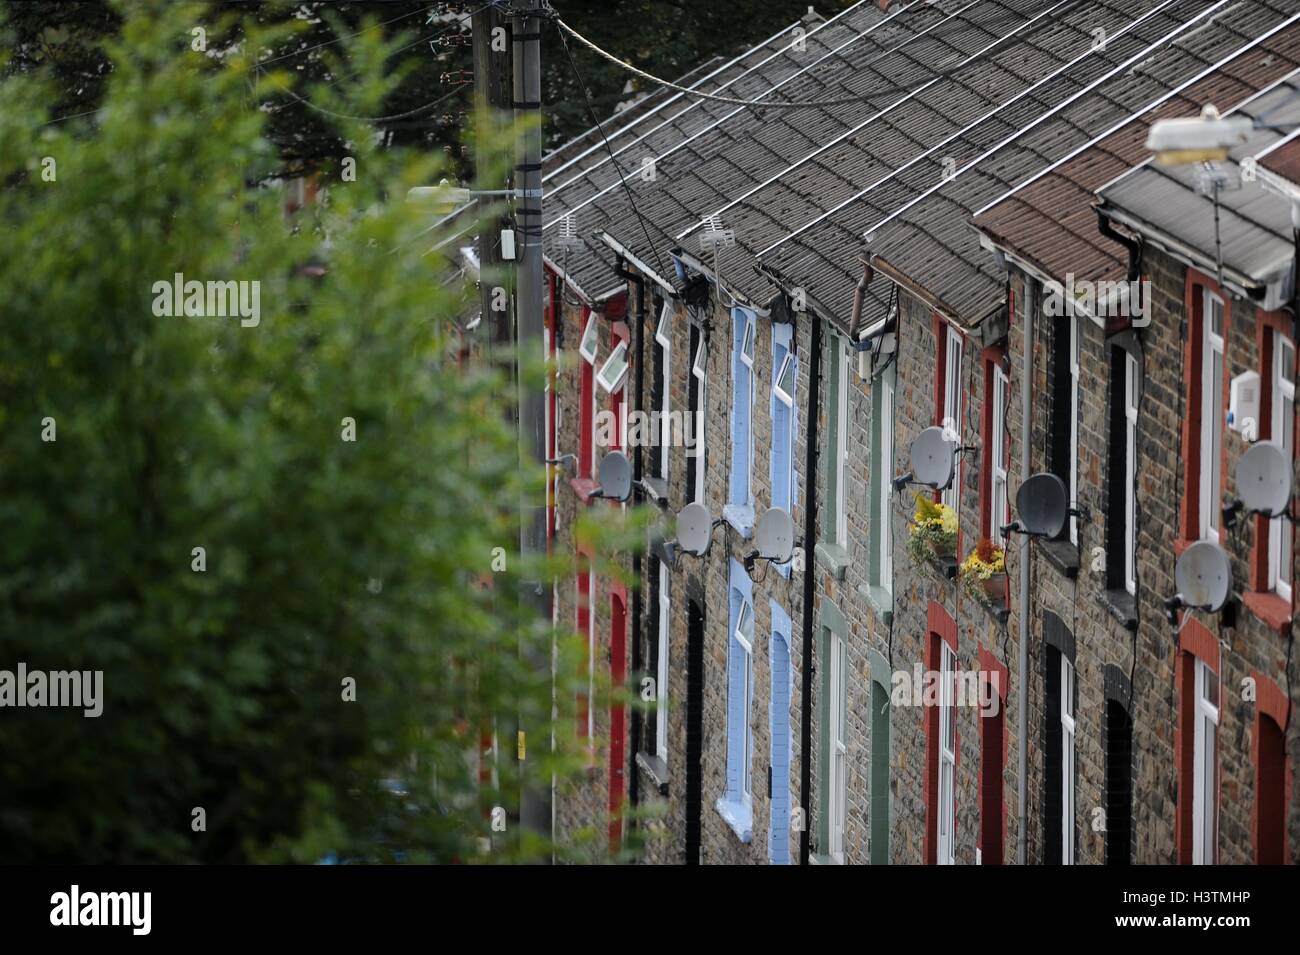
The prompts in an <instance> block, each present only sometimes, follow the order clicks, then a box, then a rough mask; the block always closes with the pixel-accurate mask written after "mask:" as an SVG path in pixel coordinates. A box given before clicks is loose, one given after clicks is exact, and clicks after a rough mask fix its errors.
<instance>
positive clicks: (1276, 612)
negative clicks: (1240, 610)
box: [1241, 590, 1291, 634]
mask: <svg viewBox="0 0 1300 955" xmlns="http://www.w3.org/2000/svg"><path fill="white" fill-rule="evenodd" d="M1241 600H1242V603H1244V604H1245V605H1246V609H1247V610H1249V611H1250V612H1251V613H1253V614H1254V615H1255V616H1256V617H1258V618H1259V619H1260V620H1262V621H1263V622H1264V625H1265V626H1266V627H1268V628H1269V629H1270V630H1276V631H1277V632H1278V633H1281V634H1285V633H1286V632H1287V631H1288V630H1290V629H1291V604H1290V603H1289V602H1288V601H1286V600H1283V599H1282V598H1281V597H1279V596H1278V595H1277V594H1275V593H1273V592H1272V591H1271V590H1247V591H1246V592H1245V593H1244V594H1243V595H1242V597H1241Z"/></svg>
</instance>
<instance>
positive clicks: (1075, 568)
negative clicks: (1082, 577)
mask: <svg viewBox="0 0 1300 955" xmlns="http://www.w3.org/2000/svg"><path fill="white" fill-rule="evenodd" d="M1038 547H1039V549H1040V550H1041V551H1042V552H1043V556H1044V557H1046V558H1047V562H1048V563H1049V564H1051V565H1052V566H1053V567H1055V568H1056V569H1057V570H1059V571H1060V572H1061V573H1062V574H1064V575H1065V578H1066V579H1067V580H1078V579H1079V548H1078V545H1076V544H1071V543H1070V541H1069V540H1068V539H1067V540H1040V541H1039V542H1038Z"/></svg>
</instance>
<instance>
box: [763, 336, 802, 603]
mask: <svg viewBox="0 0 1300 955" xmlns="http://www.w3.org/2000/svg"><path fill="white" fill-rule="evenodd" d="M793 332H794V328H793V326H790V325H773V326H772V400H771V414H772V448H771V458H770V461H769V471H770V478H771V481H772V506H773V507H780V508H783V509H785V510H786V511H789V512H791V516H792V517H793V516H794V514H793V511H794V503H795V498H796V496H797V489H798V483H797V479H796V477H795V470H794V444H795V438H796V436H797V431H798V425H799V412H798V404H797V403H796V400H795V386H796V383H797V382H798V380H799V360H798V358H796V357H795V355H794V352H793V350H792V349H791V342H792V337H793ZM777 569H778V570H780V572H781V573H782V574H783V575H785V576H787V577H788V576H789V575H790V565H789V563H788V562H787V563H785V564H781V565H778V568H777Z"/></svg>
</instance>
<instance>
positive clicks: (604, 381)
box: [596, 341, 632, 395]
mask: <svg viewBox="0 0 1300 955" xmlns="http://www.w3.org/2000/svg"><path fill="white" fill-rule="evenodd" d="M618 362H622V363H623V368H622V370H621V371H619V372H618V374H617V375H615V376H613V377H611V376H610V373H611V369H612V368H614V367H616V365H617V363H618ZM631 368H632V362H631V361H630V360H629V358H628V353H627V342H625V341H620V342H619V343H618V344H617V345H616V346H615V347H614V350H613V351H611V352H610V353H609V357H608V358H606V359H605V363H604V364H603V365H601V366H600V371H598V372H597V373H596V384H598V385H600V387H602V388H604V389H605V391H607V392H608V393H609V394H611V395H612V394H613V393H614V392H616V391H618V390H619V389H620V388H622V387H623V383H624V382H625V381H627V373H628V371H629V370H631Z"/></svg>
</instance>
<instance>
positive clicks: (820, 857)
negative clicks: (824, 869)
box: [808, 852, 842, 865]
mask: <svg viewBox="0 0 1300 955" xmlns="http://www.w3.org/2000/svg"><path fill="white" fill-rule="evenodd" d="M808 862H809V863H810V864H811V865H841V864H842V863H840V862H836V861H835V857H834V856H831V855H826V854H825V853H823V852H814V853H812V854H811V855H809V856H808Z"/></svg>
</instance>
